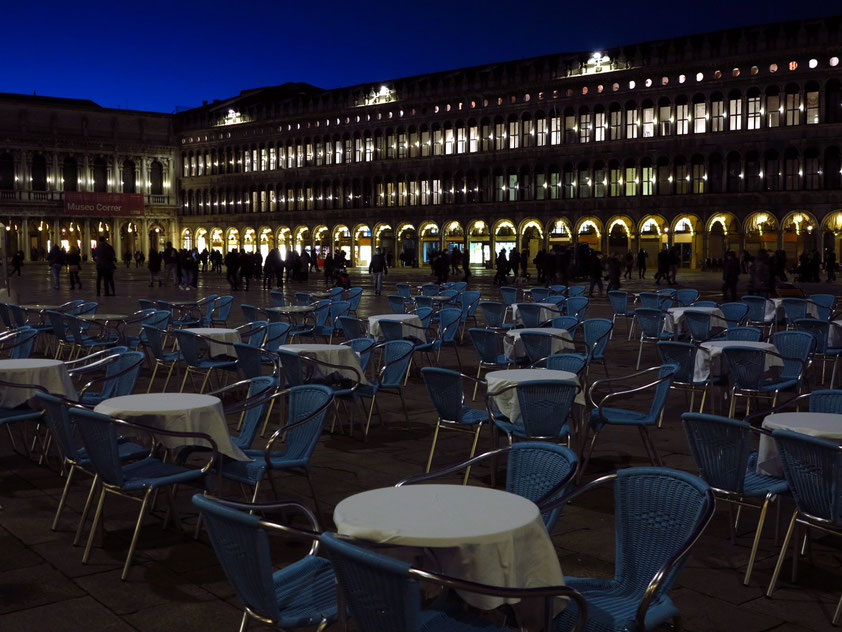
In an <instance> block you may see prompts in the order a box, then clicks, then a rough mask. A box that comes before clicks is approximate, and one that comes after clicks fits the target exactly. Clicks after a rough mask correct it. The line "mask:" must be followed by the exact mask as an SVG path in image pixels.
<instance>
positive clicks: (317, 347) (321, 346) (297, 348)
mask: <svg viewBox="0 0 842 632" xmlns="http://www.w3.org/2000/svg"><path fill="white" fill-rule="evenodd" d="M279 348H280V349H285V350H287V351H292V352H293V353H298V352H301V351H336V350H337V349H339V350H340V351H343V350H344V349H351V347H348V346H347V345H329V344H327V343H323V342H313V343H300V344H291V345H281V346H280V347H279ZM351 351H353V349H351Z"/></svg>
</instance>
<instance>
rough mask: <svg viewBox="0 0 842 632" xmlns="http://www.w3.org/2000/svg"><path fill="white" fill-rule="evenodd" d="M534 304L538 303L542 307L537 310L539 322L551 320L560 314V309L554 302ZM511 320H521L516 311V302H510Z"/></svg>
mask: <svg viewBox="0 0 842 632" xmlns="http://www.w3.org/2000/svg"><path fill="white" fill-rule="evenodd" d="M534 304H535V305H540V306H541V307H542V309H541V311H540V312H539V315H540V318H541V322H542V323H544V322H547V321H548V320H552V319H553V318H555V317H556V316H561V313H560V311H561V310H560V309H559V307H558V306H557V305H555V304H554V303H534ZM512 320H513V321H515V322H516V323H522V322H523V321H522V320H521V319H520V314H519V313H518V307H517V303H512Z"/></svg>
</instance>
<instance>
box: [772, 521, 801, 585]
mask: <svg viewBox="0 0 842 632" xmlns="http://www.w3.org/2000/svg"><path fill="white" fill-rule="evenodd" d="M797 518H798V511H797V510H796V511H793V512H792V518H790V520H789V528H787V530H786V535H785V536H784V541H783V544H782V545H781V552H780V554H779V555H778V561H777V563H776V564H775V570H774V572H773V573H772V580H771V581H770V582H769V588H767V589H766V596H767V597H771V596H772V593H773V592H775V586H776V585H777V583H778V576H779V575H780V574H781V566H783V563H784V558H785V557H786V550H787V548H788V547H789V542H790V540H791V539H792V533H793V531H794V530H795V521H796V519H797Z"/></svg>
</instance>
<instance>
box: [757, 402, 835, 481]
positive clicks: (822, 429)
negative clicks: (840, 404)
mask: <svg viewBox="0 0 842 632" xmlns="http://www.w3.org/2000/svg"><path fill="white" fill-rule="evenodd" d="M763 427H764V428H766V429H767V430H792V431H793V432H799V433H801V434H805V435H810V436H811V437H821V438H823V439H833V440H834V441H841V442H842V415H834V414H831V413H775V414H773V415H768V416H767V417H766V419H764V420H763ZM757 472H758V474H768V475H769V476H777V477H779V478H782V477H783V475H784V470H783V465H782V464H781V462H780V459H779V457H778V449H777V448H776V447H775V440H774V439H773V438H772V437H767V436H765V435H761V436H760V445H759V448H758V452H757Z"/></svg>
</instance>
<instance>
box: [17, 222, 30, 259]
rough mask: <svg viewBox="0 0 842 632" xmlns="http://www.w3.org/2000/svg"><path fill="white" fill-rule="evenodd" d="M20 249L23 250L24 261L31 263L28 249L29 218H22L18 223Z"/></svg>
mask: <svg viewBox="0 0 842 632" xmlns="http://www.w3.org/2000/svg"><path fill="white" fill-rule="evenodd" d="M19 234H20V235H21V238H20V242H21V244H20V249H21V250H23V258H24V261H32V255H31V251H32V248H30V247H29V218H28V217H24V218H23V219H22V220H21V223H20V233H19Z"/></svg>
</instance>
